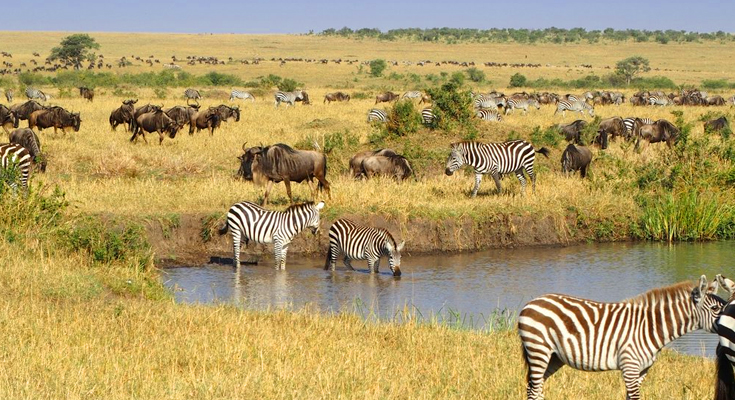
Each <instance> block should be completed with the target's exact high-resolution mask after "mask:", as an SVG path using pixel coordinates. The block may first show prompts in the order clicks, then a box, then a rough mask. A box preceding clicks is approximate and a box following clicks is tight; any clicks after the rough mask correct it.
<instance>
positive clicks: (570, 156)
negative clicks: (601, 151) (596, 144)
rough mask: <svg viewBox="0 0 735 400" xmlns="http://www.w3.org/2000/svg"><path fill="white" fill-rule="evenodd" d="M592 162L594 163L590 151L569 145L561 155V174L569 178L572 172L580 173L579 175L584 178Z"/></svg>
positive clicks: (582, 147)
mask: <svg viewBox="0 0 735 400" xmlns="http://www.w3.org/2000/svg"><path fill="white" fill-rule="evenodd" d="M590 162H592V152H591V151H590V149H588V148H586V147H584V146H575V145H574V144H572V143H569V145H568V146H567V148H566V149H564V152H563V153H562V155H561V172H563V173H564V175H567V176H569V173H570V172H575V171H579V174H580V175H581V176H582V178H584V177H585V176H587V168H588V167H589V165H590Z"/></svg>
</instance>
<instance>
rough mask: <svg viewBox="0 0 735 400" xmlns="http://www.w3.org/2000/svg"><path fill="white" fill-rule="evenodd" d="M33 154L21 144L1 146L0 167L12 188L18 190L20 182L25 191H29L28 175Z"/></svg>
mask: <svg viewBox="0 0 735 400" xmlns="http://www.w3.org/2000/svg"><path fill="white" fill-rule="evenodd" d="M32 161H33V158H32V157H31V153H29V152H28V150H26V148H25V147H23V146H21V145H19V144H12V143H6V144H2V145H0V165H1V166H2V168H3V178H4V179H6V180H9V182H5V183H6V184H8V185H9V186H10V187H11V188H13V189H17V188H18V182H20V186H21V187H23V189H24V190H27V189H28V175H29V174H30V171H31V162H32Z"/></svg>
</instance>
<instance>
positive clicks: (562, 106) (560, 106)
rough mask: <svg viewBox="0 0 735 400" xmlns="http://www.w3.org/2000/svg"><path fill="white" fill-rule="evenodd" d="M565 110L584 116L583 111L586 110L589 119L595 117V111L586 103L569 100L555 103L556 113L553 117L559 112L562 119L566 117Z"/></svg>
mask: <svg viewBox="0 0 735 400" xmlns="http://www.w3.org/2000/svg"><path fill="white" fill-rule="evenodd" d="M567 110H569V111H572V112H578V113H580V114H582V115H584V111H585V110H587V111H588V112H589V114H590V117H592V116H594V115H595V109H594V107H592V106H591V105H589V104H587V102H586V101H571V100H559V101H558V102H557V103H556V111H554V115H556V114H557V113H558V112H561V115H562V117H564V116H566V112H567Z"/></svg>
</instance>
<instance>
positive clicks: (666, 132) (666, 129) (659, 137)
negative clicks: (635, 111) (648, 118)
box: [635, 119, 679, 150]
mask: <svg viewBox="0 0 735 400" xmlns="http://www.w3.org/2000/svg"><path fill="white" fill-rule="evenodd" d="M637 132H638V137H637V139H636V141H635V149H636V150H638V146H639V144H640V141H641V139H644V140H648V142H649V143H657V142H666V145H667V146H668V147H669V148H671V146H673V145H674V143H675V142H676V139H677V138H678V137H679V129H678V128H677V127H676V126H674V124H672V123H671V122H669V121H667V120H665V119H660V120H658V121H656V122H654V123H653V124H651V125H643V126H640V127H639V128H638V130H637Z"/></svg>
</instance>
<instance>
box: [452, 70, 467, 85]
mask: <svg viewBox="0 0 735 400" xmlns="http://www.w3.org/2000/svg"><path fill="white" fill-rule="evenodd" d="M464 79H465V76H464V74H463V73H461V72H455V73H453V74H452V77H451V78H449V82H451V83H453V84H455V85H457V86H462V85H464Z"/></svg>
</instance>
